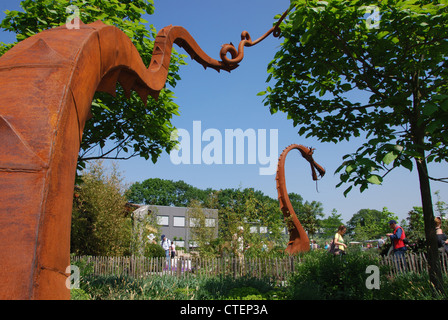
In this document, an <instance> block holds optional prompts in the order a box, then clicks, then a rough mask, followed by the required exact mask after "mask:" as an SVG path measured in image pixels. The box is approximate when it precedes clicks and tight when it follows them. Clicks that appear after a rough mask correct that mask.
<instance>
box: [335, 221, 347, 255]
mask: <svg viewBox="0 0 448 320" xmlns="http://www.w3.org/2000/svg"><path fill="white" fill-rule="evenodd" d="M345 232H347V228H346V227H345V226H344V225H340V226H339V228H338V232H336V234H335V235H334V240H333V241H334V244H335V246H336V250H335V255H340V254H346V253H347V252H346V249H347V245H346V244H345V243H344V238H343V237H342V236H343V235H344V234H345Z"/></svg>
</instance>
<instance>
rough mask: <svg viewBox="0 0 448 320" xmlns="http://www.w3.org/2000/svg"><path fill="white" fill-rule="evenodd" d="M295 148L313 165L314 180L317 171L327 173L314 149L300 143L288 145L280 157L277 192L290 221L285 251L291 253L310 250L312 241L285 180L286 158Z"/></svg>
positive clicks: (322, 173) (283, 210) (281, 208)
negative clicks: (299, 217) (293, 204)
mask: <svg viewBox="0 0 448 320" xmlns="http://www.w3.org/2000/svg"><path fill="white" fill-rule="evenodd" d="M293 149H297V150H299V151H300V153H301V155H302V157H303V158H305V160H307V161H308V162H309V164H310V166H311V173H312V177H313V180H317V179H318V177H317V173H316V170H317V171H318V173H319V175H320V176H321V177H323V176H324V175H325V169H324V168H322V167H321V166H320V165H319V164H317V163H316V162H315V161H314V159H313V153H314V149H312V148H307V147H304V146H302V145H299V144H291V145H290V146H288V147H286V148H285V149H284V150H283V152H282V153H281V155H280V157H279V159H278V165H277V175H276V178H275V180H276V184H277V193H278V200H279V203H280V210H281V211H282V213H283V217H284V218H285V220H286V221H288V220H289V221H288V225H289V226H290V227H289V228H288V229H289V242H288V245H287V246H286V249H285V251H286V252H287V253H289V254H290V255H292V254H295V253H299V252H307V251H309V250H310V241H309V239H308V235H307V234H306V232H305V230H304V229H303V227H302V224H301V223H300V221H299V219H298V218H297V215H296V213H295V211H294V208H293V207H292V204H291V201H290V200H289V196H288V191H287V190H286V181H285V160H286V155H287V154H288V153H289V152H290V151H291V150H293Z"/></svg>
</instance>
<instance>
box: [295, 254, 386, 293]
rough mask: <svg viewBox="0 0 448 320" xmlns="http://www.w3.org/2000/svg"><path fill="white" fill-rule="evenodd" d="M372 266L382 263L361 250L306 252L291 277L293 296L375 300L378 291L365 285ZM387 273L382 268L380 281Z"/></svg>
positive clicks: (384, 279)
mask: <svg viewBox="0 0 448 320" xmlns="http://www.w3.org/2000/svg"><path fill="white" fill-rule="evenodd" d="M369 265H379V263H378V259H377V258H375V257H374V256H372V255H370V254H365V253H362V252H353V253H349V254H347V255H345V256H333V255H330V254H328V253H327V252H326V251H323V250H317V251H313V252H310V253H307V254H305V255H303V256H302V263H300V264H298V265H297V269H296V272H295V273H294V274H293V275H292V276H291V277H290V279H289V289H288V290H289V294H290V297H291V298H292V299H307V300H312V299H326V300H327V299H328V300H329V299H375V298H377V297H376V296H377V295H378V294H379V293H378V290H369V289H368V288H367V287H366V279H367V277H368V276H369V274H367V273H366V269H367V267H368V266H369ZM381 270H382V271H381ZM386 274H387V271H386V267H380V276H381V278H382V279H381V280H380V281H381V282H385V281H386V278H385V276H386Z"/></svg>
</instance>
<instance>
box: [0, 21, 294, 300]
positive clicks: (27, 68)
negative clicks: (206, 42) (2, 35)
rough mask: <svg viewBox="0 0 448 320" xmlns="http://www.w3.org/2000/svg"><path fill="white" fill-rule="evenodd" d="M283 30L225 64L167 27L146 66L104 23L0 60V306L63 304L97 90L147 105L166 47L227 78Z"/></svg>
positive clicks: (39, 41)
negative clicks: (78, 181)
mask: <svg viewBox="0 0 448 320" xmlns="http://www.w3.org/2000/svg"><path fill="white" fill-rule="evenodd" d="M285 14H286V13H285ZM284 16H285V15H284ZM284 16H283V17H284ZM282 19H283V18H282ZM280 22H281V21H279V23H278V24H277V25H276V26H275V27H273V28H271V29H270V30H269V31H268V32H267V33H266V34H265V35H264V36H263V37H261V38H260V39H258V40H256V41H252V40H251V39H250V37H249V36H248V34H247V33H243V34H242V36H241V37H242V38H241V43H240V46H239V48H238V50H237V49H236V48H234V47H233V46H232V45H225V46H224V47H223V48H222V50H221V56H222V58H223V61H217V60H215V59H212V58H210V57H209V56H208V55H206V54H205V53H204V52H203V51H202V50H201V49H200V47H199V46H198V45H197V43H196V42H195V41H194V39H193V38H192V37H191V35H190V34H189V33H188V32H187V31H186V30H185V29H184V28H182V27H178V26H168V27H166V28H164V29H162V30H161V31H160V32H159V33H158V35H157V37H156V40H155V45H154V51H153V56H152V60H151V63H150V66H149V67H148V68H146V67H145V65H144V64H143V62H142V60H141V58H140V55H139V53H138V51H137V49H136V48H135V47H134V45H133V44H132V42H131V41H130V39H129V38H128V37H127V36H126V35H125V34H124V33H123V32H122V31H120V30H119V29H117V28H116V27H113V26H109V25H106V24H104V23H102V22H101V21H97V22H94V23H91V24H88V25H85V24H81V26H80V28H79V29H67V28H66V27H65V25H63V26H61V27H58V28H54V29H50V30H47V31H43V32H41V33H39V34H37V35H35V36H33V37H30V38H28V39H26V40H24V41H22V42H20V43H18V44H17V45H16V46H15V47H14V48H12V49H11V50H10V51H8V52H7V53H6V54H5V55H4V56H3V57H2V58H1V59H0V142H1V143H0V210H1V212H0V299H69V298H70V291H69V289H68V288H67V286H66V279H67V278H68V276H69V274H67V273H66V268H67V267H68V266H69V265H70V223H71V212H72V199H73V189H74V180H75V173H76V162H77V158H78V152H79V147H80V142H81V139H82V133H83V129H84V125H85V122H86V121H87V120H88V119H89V118H90V117H91V113H90V106H91V102H92V98H93V95H94V93H95V91H105V92H108V93H110V94H112V95H114V94H115V89H116V83H117V82H119V83H120V84H121V85H122V87H123V88H124V90H125V92H126V93H127V94H129V93H130V92H131V90H135V91H136V92H137V93H138V94H139V95H140V97H141V98H142V99H143V101H145V102H146V99H147V97H148V95H150V96H152V97H153V98H157V97H158V95H159V92H160V90H161V89H162V88H163V87H164V86H165V81H166V78H167V74H168V68H169V63H170V57H171V49H172V46H173V43H176V44H177V45H178V46H180V47H182V48H184V49H185V50H186V51H187V52H188V53H189V54H190V55H191V56H192V58H193V59H194V60H196V61H197V62H198V63H200V64H202V65H203V66H204V67H205V68H207V67H211V68H213V69H215V70H218V71H219V70H221V69H223V70H226V71H230V70H232V69H234V68H236V67H237V66H238V63H239V62H240V61H241V59H242V57H243V54H244V52H243V48H244V46H252V45H254V44H256V43H258V42H259V41H261V40H262V39H264V38H265V37H266V36H268V35H269V34H271V33H274V34H277V35H278V28H277V27H278V25H279V24H280ZM227 52H229V53H230V55H231V58H228V57H226V54H227Z"/></svg>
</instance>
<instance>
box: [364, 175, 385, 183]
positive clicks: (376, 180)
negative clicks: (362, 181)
mask: <svg viewBox="0 0 448 320" xmlns="http://www.w3.org/2000/svg"><path fill="white" fill-rule="evenodd" d="M367 181H368V182H370V183H372V184H376V185H380V184H381V183H382V182H383V178H381V177H380V176H378V175H376V174H373V175H371V176H370V177H368V178H367Z"/></svg>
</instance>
